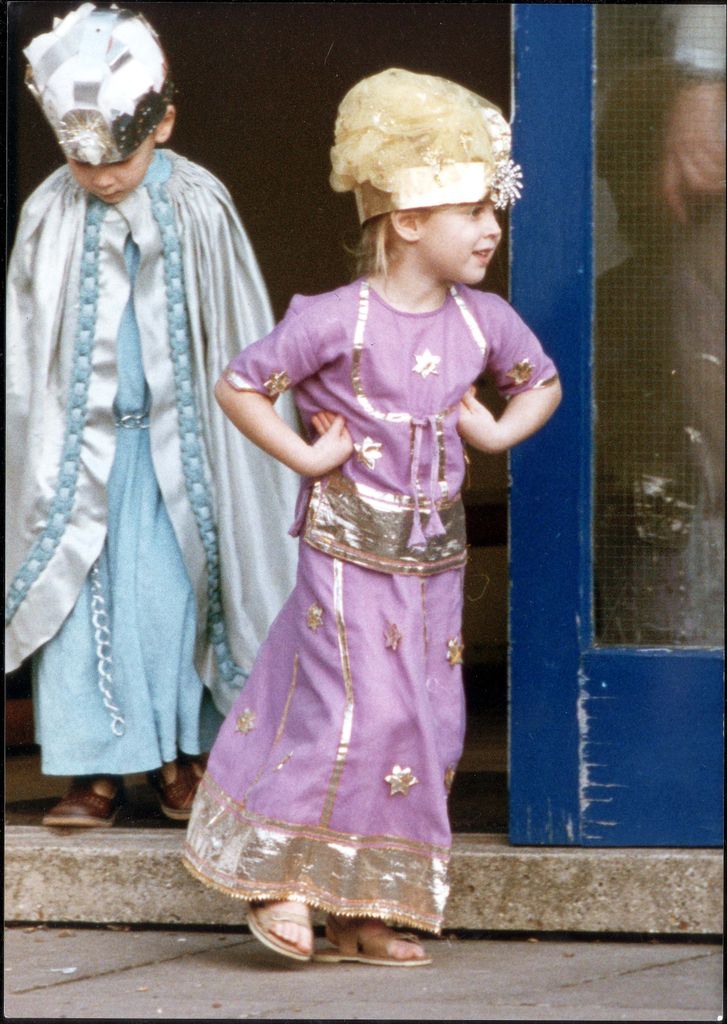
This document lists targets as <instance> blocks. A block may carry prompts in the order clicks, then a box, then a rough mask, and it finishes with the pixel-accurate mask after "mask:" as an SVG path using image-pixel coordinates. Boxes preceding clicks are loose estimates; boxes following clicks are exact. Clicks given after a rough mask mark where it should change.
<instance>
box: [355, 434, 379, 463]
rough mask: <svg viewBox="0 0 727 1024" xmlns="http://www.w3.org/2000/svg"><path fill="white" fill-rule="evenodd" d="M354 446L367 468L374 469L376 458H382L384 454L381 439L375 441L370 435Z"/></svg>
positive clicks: (358, 457) (358, 456)
mask: <svg viewBox="0 0 727 1024" xmlns="http://www.w3.org/2000/svg"><path fill="white" fill-rule="evenodd" d="M353 447H354V450H355V452H356V458H357V459H358V461H359V462H361V463H362V464H363V465H364V466H366V468H367V469H374V467H375V466H376V460H377V459H380V458H381V456H382V455H383V452H382V451H381V447H382V445H381V441H374V440H373V439H372V438H370V437H365V438H364V439H363V441H361V442H360V443H359V444H355V445H354V446H353Z"/></svg>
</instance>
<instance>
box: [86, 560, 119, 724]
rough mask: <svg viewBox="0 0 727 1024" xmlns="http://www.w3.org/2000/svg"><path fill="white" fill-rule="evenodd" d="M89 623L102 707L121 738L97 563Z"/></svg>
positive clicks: (107, 627)
mask: <svg viewBox="0 0 727 1024" xmlns="http://www.w3.org/2000/svg"><path fill="white" fill-rule="evenodd" d="M91 622H92V624H93V630H94V640H95V641H96V657H97V658H98V662H97V664H98V688H99V690H100V691H101V696H102V697H103V702H104V707H105V708H106V709H107V710H108V712H109V714H110V715H111V732H112V733H113V734H114V736H123V735H124V732H125V731H126V722H125V721H124V716H123V715H122V714H121V710H120V708H118V707H117V706H116V704H114V697H113V693H112V689H111V688H112V686H113V675H112V664H111V630H110V629H109V616H108V612H107V611H106V599H105V598H104V596H103V590H102V588H101V574H100V573H99V569H98V562H94V564H93V566H92V567H91Z"/></svg>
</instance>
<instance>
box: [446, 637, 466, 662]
mask: <svg viewBox="0 0 727 1024" xmlns="http://www.w3.org/2000/svg"><path fill="white" fill-rule="evenodd" d="M463 654H464V644H463V643H462V640H461V638H460V637H458V636H453V637H452V639H451V640H448V641H447V661H448V662H449V664H450V665H451V666H452V668H454V666H455V665H461V664H462V655H463Z"/></svg>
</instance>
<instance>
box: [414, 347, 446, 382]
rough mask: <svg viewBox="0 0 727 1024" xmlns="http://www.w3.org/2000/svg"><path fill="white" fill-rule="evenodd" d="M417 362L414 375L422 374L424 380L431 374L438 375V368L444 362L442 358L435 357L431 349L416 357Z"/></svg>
mask: <svg viewBox="0 0 727 1024" xmlns="http://www.w3.org/2000/svg"><path fill="white" fill-rule="evenodd" d="M414 359H415V360H416V362H415V363H414V365H413V366H412V373H420V374H421V375H422V380H424V379H425V378H427V377H428V376H429V375H430V374H431V373H434V374H438V373H439V370H438V369H437V367H438V366H439V364H440V363H441V361H442V357H441V356H435V355H434V354H433V353H432V352H430V351H429V349H426V350H425V351H424V352H422V353H421V354H420V355H417V356H414Z"/></svg>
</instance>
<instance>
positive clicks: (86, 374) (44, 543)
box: [5, 198, 107, 625]
mask: <svg viewBox="0 0 727 1024" xmlns="http://www.w3.org/2000/svg"><path fill="white" fill-rule="evenodd" d="M106 210H107V206H106V205H105V204H104V203H102V202H100V201H99V200H97V199H93V198H89V202H88V206H87V208H86V217H85V221H84V228H83V255H82V257H81V278H80V289H79V299H78V323H77V325H76V338H75V343H74V350H73V366H72V370H71V386H70V389H69V393H68V404H67V406H66V426H65V435H64V439H63V449H62V452H61V461H60V466H59V470H58V480H57V483H56V490H55V494H54V496H53V500H52V502H51V505H50V510H49V512H48V519H47V522H46V524H45V526H44V528H43V530H42V532H41V534H40V536H39V537H38V539H37V540H36V541H35V543H34V544H33V545H32V547H31V549H30V552H29V554H28V556H27V557H26V559H25V561H24V562H23V564H22V565H21V566H20V568H19V569H18V571H17V573H16V574H15V578H14V579H13V582H12V583H11V584H10V587H9V589H8V595H7V600H6V602H5V624H6V625H9V624H10V622H12V619H13V616H14V615H15V613H16V612H17V610H18V608H19V607H20V605H21V604H22V603H23V601H24V600H25V598H26V596H27V594H28V591H29V590H30V588H31V587H32V586H33V584H34V583H36V582H37V580H38V579H39V577H40V576H41V574H42V573H43V572H44V570H45V568H46V567H47V565H48V562H49V561H50V560H51V558H52V556H53V553H54V552H55V550H56V548H57V547H58V545H59V544H60V542H61V538H62V537H63V534H64V532H65V529H66V526H67V524H68V520H69V519H70V516H71V511H72V509H73V503H74V501H75V498H76V486H77V483H78V471H79V466H80V462H81V444H82V441H83V430H84V427H85V425H86V420H87V419H88V409H87V405H88V387H89V382H90V379H91V355H92V351H93V344H94V341H95V340H96V316H97V312H98V291H99V287H98V264H99V259H98V256H99V244H100V237H101V224H102V222H103V219H104V217H105V215H106Z"/></svg>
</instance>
